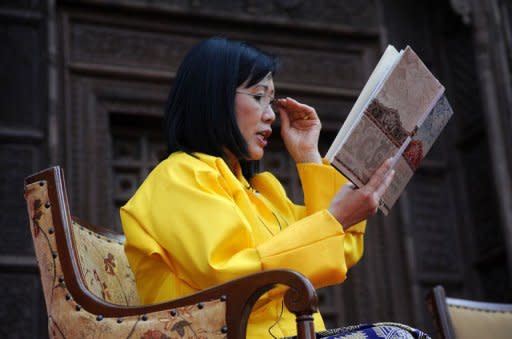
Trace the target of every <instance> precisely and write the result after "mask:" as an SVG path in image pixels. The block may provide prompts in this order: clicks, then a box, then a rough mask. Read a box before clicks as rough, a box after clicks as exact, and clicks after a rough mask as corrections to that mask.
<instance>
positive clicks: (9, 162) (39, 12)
mask: <svg viewBox="0 0 512 339" xmlns="http://www.w3.org/2000/svg"><path fill="white" fill-rule="evenodd" d="M44 11H45V4H44V2H43V1H34V0H32V1H29V0H25V1H13V0H9V1H2V2H1V3H0V41H2V47H1V52H0V174H1V175H0V206H1V210H0V244H1V246H0V299H1V300H2V301H1V303H0V322H1V324H2V326H1V327H0V336H2V337H20V338H34V337H42V338H44V337H45V336H46V332H47V330H46V326H47V324H46V316H45V310H44V301H43V298H42V293H41V289H40V279H39V275H38V271H37V267H36V261H35V259H34V250H33V247H32V238H31V235H30V228H29V224H28V219H27V217H26V208H25V201H24V199H23V179H24V177H25V176H26V175H28V174H29V173H32V172H35V171H38V170H39V169H41V168H42V167H44V166H45V165H46V164H47V161H48V160H47V152H48V147H47V145H48V144H47V126H48V115H47V111H46V103H47V92H46V89H47V87H46V80H47V79H46V70H45V67H46V65H45V62H44V57H43V56H44V55H45V53H46V45H45V38H46V35H45V34H46V22H45V17H44ZM41 333H42V335H40V334H41Z"/></svg>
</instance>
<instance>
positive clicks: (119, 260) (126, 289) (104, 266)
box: [70, 221, 139, 306]
mask: <svg viewBox="0 0 512 339" xmlns="http://www.w3.org/2000/svg"><path fill="white" fill-rule="evenodd" d="M70 233H71V242H72V244H73V251H74V252H75V257H76V259H77V262H78V267H79V269H80V278H81V280H82V281H83V283H84V286H85V288H87V289H88V290H89V291H90V292H91V293H92V294H94V295H95V296H97V297H98V298H101V299H103V300H104V301H107V302H110V303H113V304H117V305H126V306H136V305H139V296H138V295H137V287H136V285H135V278H134V276H133V273H132V270H131V269H130V265H129V264H128V259H127V258H126V255H125V252H124V248H123V240H122V238H121V237H119V236H117V237H116V235H115V234H109V233H108V232H101V233H99V232H98V233H97V232H94V231H92V230H91V228H87V227H86V226H83V225H81V224H79V223H78V222H77V221H73V222H72V225H71V232H70Z"/></svg>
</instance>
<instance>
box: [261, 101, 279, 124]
mask: <svg viewBox="0 0 512 339" xmlns="http://www.w3.org/2000/svg"><path fill="white" fill-rule="evenodd" d="M274 120H276V114H275V112H274V110H273V109H272V105H268V106H267V108H265V110H264V111H263V121H265V122H269V123H272V122H274Z"/></svg>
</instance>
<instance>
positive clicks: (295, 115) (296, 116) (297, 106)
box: [278, 98, 318, 120]
mask: <svg viewBox="0 0 512 339" xmlns="http://www.w3.org/2000/svg"><path fill="white" fill-rule="evenodd" d="M278 105H279V107H280V108H282V109H283V110H284V111H285V112H286V113H287V114H288V118H289V119H291V120H310V119H318V116H317V114H316V111H315V109H314V108H313V107H311V106H308V105H305V104H302V103H300V102H298V101H297V100H295V99H292V98H285V99H279V100H278Z"/></svg>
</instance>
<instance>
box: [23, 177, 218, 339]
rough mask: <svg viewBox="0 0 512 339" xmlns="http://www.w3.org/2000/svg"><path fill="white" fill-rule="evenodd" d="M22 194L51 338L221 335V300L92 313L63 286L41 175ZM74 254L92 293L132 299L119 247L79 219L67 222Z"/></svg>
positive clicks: (112, 299) (133, 293) (132, 301)
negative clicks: (126, 313) (122, 313)
mask: <svg viewBox="0 0 512 339" xmlns="http://www.w3.org/2000/svg"><path fill="white" fill-rule="evenodd" d="M25 199H26V202H27V209H28V214H29V219H30V229H31V233H32V239H33V241H34V248H35V252H36V258H37V262H38V266H39V269H40V274H41V281H42V286H43V292H44V297H45V302H46V309H47V312H48V330H49V334H50V337H51V338H78V339H80V338H112V337H126V338H128V337H130V338H144V339H146V338H147V339H149V338H162V339H164V338H225V337H226V335H225V334H224V333H223V331H222V329H223V328H224V327H225V324H226V323H225V314H226V308H225V305H226V304H225V302H223V301H221V300H211V301H206V302H204V303H201V304H200V305H190V306H186V307H181V308H177V309H175V310H165V311H159V312H152V313H148V314H145V315H142V314H141V315H137V316H130V317H125V318H122V319H118V318H108V317H105V318H104V317H103V316H101V315H97V314H92V313H90V312H89V311H87V310H85V309H83V308H82V307H81V306H80V305H78V304H77V303H76V302H75V301H74V300H73V297H72V296H71V295H70V292H69V291H68V290H67V288H66V283H65V281H64V276H63V272H62V266H61V264H60V261H59V256H58V252H57V244H56V241H55V228H54V225H53V219H52V202H51V201H49V199H48V187H47V183H46V182H45V181H41V182H37V183H33V184H29V185H27V186H26V188H25ZM72 232H73V238H74V241H75V243H76V246H77V250H76V253H75V255H78V257H79V258H80V262H81V263H80V267H81V270H82V277H83V278H84V282H85V283H86V285H87V288H89V289H90V290H91V292H93V293H94V294H95V295H97V296H98V297H100V298H102V299H104V300H107V301H109V302H113V303H119V304H122V305H134V304H136V302H137V301H138V297H137V293H136V290H135V284H134V281H133V274H132V273H131V270H130V268H129V267H128V264H127V260H126V258H125V256H124V252H123V247H122V246H121V245H120V244H118V243H117V242H114V241H112V240H111V241H110V242H109V241H108V240H109V239H107V238H105V237H102V236H99V235H96V234H95V233H94V232H91V233H89V231H88V230H87V229H86V228H81V226H80V225H78V224H74V225H73V226H72Z"/></svg>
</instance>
